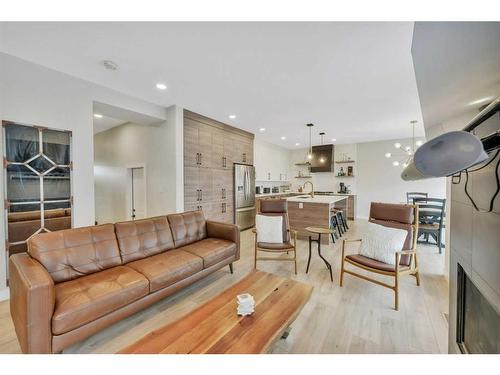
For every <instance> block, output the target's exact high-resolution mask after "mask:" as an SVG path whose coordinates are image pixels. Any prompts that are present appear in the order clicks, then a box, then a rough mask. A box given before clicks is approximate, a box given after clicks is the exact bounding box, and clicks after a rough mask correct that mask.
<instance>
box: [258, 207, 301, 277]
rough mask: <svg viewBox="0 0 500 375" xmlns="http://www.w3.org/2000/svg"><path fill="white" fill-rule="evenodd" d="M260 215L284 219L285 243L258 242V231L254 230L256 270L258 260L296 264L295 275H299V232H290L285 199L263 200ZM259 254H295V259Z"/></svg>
mask: <svg viewBox="0 0 500 375" xmlns="http://www.w3.org/2000/svg"><path fill="white" fill-rule="evenodd" d="M260 215H266V216H281V217H283V229H282V231H283V242H282V243H267V242H258V238H257V237H258V235H257V230H256V229H253V232H254V233H255V260H254V268H257V261H258V260H263V261H267V260H272V261H285V262H294V264H295V274H297V232H296V231H294V230H290V221H289V220H288V205H287V201H286V200H285V199H269V200H267V199H266V200H261V202H260ZM292 239H293V242H292ZM259 252H267V253H286V254H289V253H290V252H293V257H276V256H274V257H270V256H259Z"/></svg>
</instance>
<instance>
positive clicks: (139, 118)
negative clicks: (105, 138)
mask: <svg viewBox="0 0 500 375" xmlns="http://www.w3.org/2000/svg"><path fill="white" fill-rule="evenodd" d="M93 112H94V115H95V114H98V115H101V116H102V117H95V116H94V121H93V122H94V134H97V133H100V132H103V131H105V130H108V129H111V128H114V127H115V126H119V125H123V124H126V123H128V122H132V123H134V124H137V125H145V126H147V125H152V124H155V123H158V122H161V121H162V119H160V118H155V117H151V116H148V115H144V114H142V113H137V112H134V111H130V110H128V109H125V108H119V107H116V106H113V105H109V104H105V103H100V102H94V103H93Z"/></svg>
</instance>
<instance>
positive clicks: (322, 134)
mask: <svg viewBox="0 0 500 375" xmlns="http://www.w3.org/2000/svg"><path fill="white" fill-rule="evenodd" d="M319 135H320V137H321V146H323V137H324V135H325V132H321V133H319ZM325 161H326V159H325V157H324V156H323V155H321V157H320V158H319V162H320V163H321V164H324V163H325Z"/></svg>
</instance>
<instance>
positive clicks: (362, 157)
mask: <svg viewBox="0 0 500 375" xmlns="http://www.w3.org/2000/svg"><path fill="white" fill-rule="evenodd" d="M396 142H400V143H401V144H403V145H410V144H411V139H394V140H390V141H380V142H367V143H358V155H357V161H356V164H357V169H358V175H357V196H358V217H360V218H367V217H368V214H369V210H370V202H387V203H401V202H406V192H408V191H422V192H426V193H428V195H429V197H435V198H445V197H446V179H445V178H434V179H427V180H420V181H403V180H402V179H401V171H402V167H401V166H399V167H394V166H393V165H392V163H391V159H387V158H386V157H385V153H386V152H392V153H393V152H394V149H395V148H394V143H396Z"/></svg>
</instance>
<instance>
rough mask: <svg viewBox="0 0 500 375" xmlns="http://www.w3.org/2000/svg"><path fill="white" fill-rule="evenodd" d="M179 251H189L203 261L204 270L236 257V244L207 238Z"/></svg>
mask: <svg viewBox="0 0 500 375" xmlns="http://www.w3.org/2000/svg"><path fill="white" fill-rule="evenodd" d="M179 250H183V251H187V252H189V253H191V254H193V255H196V256H199V257H201V258H202V259H203V268H208V267H210V266H213V265H214V264H216V263H219V262H221V261H223V260H224V259H227V258H229V257H231V256H234V255H236V244H235V243H234V242H231V241H227V240H222V239H219V238H205V239H204V240H201V241H198V242H196V243H193V244H190V245H187V246H183V247H181V248H179Z"/></svg>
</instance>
